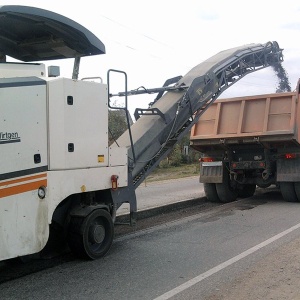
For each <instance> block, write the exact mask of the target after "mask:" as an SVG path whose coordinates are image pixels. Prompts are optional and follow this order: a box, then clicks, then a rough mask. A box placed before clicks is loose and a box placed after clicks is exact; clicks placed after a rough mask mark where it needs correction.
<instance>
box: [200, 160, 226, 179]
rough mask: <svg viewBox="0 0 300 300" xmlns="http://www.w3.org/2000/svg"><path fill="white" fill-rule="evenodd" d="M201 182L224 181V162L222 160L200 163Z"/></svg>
mask: <svg viewBox="0 0 300 300" xmlns="http://www.w3.org/2000/svg"><path fill="white" fill-rule="evenodd" d="M200 182H202V183H222V182H223V163H222V162H221V161H213V162H201V163H200Z"/></svg>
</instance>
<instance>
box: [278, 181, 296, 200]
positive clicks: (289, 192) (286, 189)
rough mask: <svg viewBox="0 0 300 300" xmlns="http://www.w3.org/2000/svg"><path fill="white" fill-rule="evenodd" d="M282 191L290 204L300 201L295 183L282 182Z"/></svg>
mask: <svg viewBox="0 0 300 300" xmlns="http://www.w3.org/2000/svg"><path fill="white" fill-rule="evenodd" d="M280 191H281V195H282V197H283V199H284V200H285V201H288V202H297V201H298V197H297V194H296V191H295V187H294V183H293V182H280Z"/></svg>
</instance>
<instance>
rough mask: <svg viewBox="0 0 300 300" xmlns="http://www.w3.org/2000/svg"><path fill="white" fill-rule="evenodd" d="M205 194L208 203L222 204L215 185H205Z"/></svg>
mask: <svg viewBox="0 0 300 300" xmlns="http://www.w3.org/2000/svg"><path fill="white" fill-rule="evenodd" d="M203 186H204V193H205V196H206V198H207V200H208V201H210V202H220V198H219V196H218V193H217V189H216V184H215V183H203Z"/></svg>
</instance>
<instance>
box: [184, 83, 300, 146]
mask: <svg viewBox="0 0 300 300" xmlns="http://www.w3.org/2000/svg"><path fill="white" fill-rule="evenodd" d="M298 102H299V83H298V85H297V89H296V91H295V92H290V93H275V94H266V95H257V96H247V97H236V98H229V99H219V100H216V101H215V102H214V103H213V104H212V105H211V106H210V107H209V108H208V109H207V110H206V111H205V112H204V114H203V115H202V116H201V117H200V119H199V121H198V122H197V123H196V124H195V125H194V126H193V128H192V130H191V136H190V140H191V146H192V147H193V148H195V149H197V150H198V151H201V152H205V151H206V150H207V149H208V148H211V147H214V148H216V147H218V145H219V146H220V147H224V145H233V144H253V143H254V144H257V143H263V144H268V145H270V144H281V145H283V144H285V145H286V144H289V143H292V144H296V145H298V144H299V141H300V136H299V133H298V130H297V128H298V125H299V122H300V120H299V115H300V111H299V105H298Z"/></svg>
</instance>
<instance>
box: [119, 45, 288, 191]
mask: <svg viewBox="0 0 300 300" xmlns="http://www.w3.org/2000/svg"><path fill="white" fill-rule="evenodd" d="M282 60H283V57H282V49H280V48H279V46H278V44H277V42H267V43H266V44H248V45H244V46H241V47H236V48H232V49H228V50H225V51H222V52H220V53H218V54H216V55H214V56H212V57H211V58H209V59H208V60H206V61H204V62H202V63H201V64H199V65H197V66H196V67H194V68H193V69H192V70H190V71H189V72H188V73H187V74H186V75H185V76H183V77H182V78H181V79H179V81H178V82H177V83H176V84H175V86H174V90H171V91H168V92H166V93H165V94H164V95H163V96H162V97H161V98H160V99H158V100H157V101H156V102H155V103H154V104H153V106H152V107H151V108H152V109H155V110H157V111H159V112H160V114H150V115H142V116H141V117H140V118H139V119H138V120H137V121H136V122H135V123H134V124H133V125H132V127H131V132H132V140H133V147H134V152H135V161H133V159H132V158H133V156H132V149H131V144H130V141H129V135H128V132H125V133H124V134H123V135H122V136H121V137H120V138H119V139H118V140H117V144H118V145H119V146H120V147H127V148H128V156H129V163H130V164H131V166H130V169H129V173H130V174H131V175H132V178H133V185H134V186H135V187H138V186H139V184H140V183H141V182H142V181H143V180H144V179H145V178H146V176H147V175H148V174H150V173H151V171H152V170H153V168H155V167H156V166H157V165H158V163H159V162H160V161H161V160H162V159H163V158H164V157H165V156H166V155H167V154H168V153H169V152H170V151H171V150H172V149H173V147H174V145H175V144H176V143H177V142H179V141H180V140H181V139H182V138H183V137H184V136H185V135H186V134H187V133H188V130H189V129H190V128H191V127H192V125H193V124H194V123H195V122H196V121H197V120H198V118H199V117H200V116H201V114H202V113H203V112H204V111H205V110H206V109H207V108H208V107H209V105H210V104H211V103H212V102H213V101H214V100H215V99H217V97H219V95H220V94H221V93H222V92H223V91H224V90H225V89H227V88H228V87H230V86H231V85H232V84H234V83H235V82H237V81H238V80H239V79H241V78H242V77H244V76H245V75H247V74H249V73H251V72H254V71H258V70H260V69H262V68H266V67H268V66H271V65H275V64H279V63H281V61H282ZM176 87H177V89H176ZM180 87H184V88H180ZM128 93H129V94H130V93H131V92H130V91H129V92H128ZM162 116H163V117H162ZM166 120H167V122H166ZM115 146H116V144H115Z"/></svg>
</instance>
